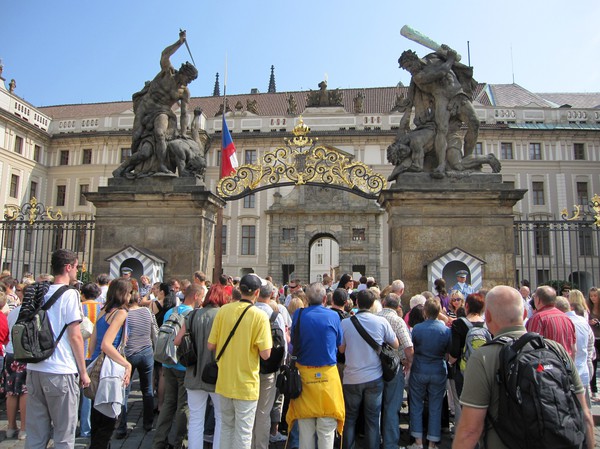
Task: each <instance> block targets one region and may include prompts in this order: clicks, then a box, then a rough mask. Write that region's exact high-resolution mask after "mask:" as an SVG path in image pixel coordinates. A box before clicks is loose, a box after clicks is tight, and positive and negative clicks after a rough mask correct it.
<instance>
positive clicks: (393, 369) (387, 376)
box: [350, 316, 400, 382]
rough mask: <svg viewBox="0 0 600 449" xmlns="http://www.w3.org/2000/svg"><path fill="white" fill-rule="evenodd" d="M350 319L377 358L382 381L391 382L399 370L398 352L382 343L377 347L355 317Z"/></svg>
mask: <svg viewBox="0 0 600 449" xmlns="http://www.w3.org/2000/svg"><path fill="white" fill-rule="evenodd" d="M350 319H351V320H352V324H354V327H355V328H356V330H357V331H358V333H359V334H360V336H361V337H362V338H363V339H364V340H365V341H366V342H367V343H368V344H369V346H371V347H372V348H373V350H374V351H375V352H376V353H377V355H378V356H379V360H381V369H382V370H383V380H385V381H386V382H390V381H391V380H393V379H394V377H396V374H398V370H399V369H400V355H399V354H398V351H396V350H395V349H394V348H392V347H391V346H390V345H389V344H387V343H386V342H383V343H382V345H381V346H379V345H378V344H377V342H376V341H375V340H374V339H373V337H371V336H370V335H369V334H368V333H367V331H366V330H365V328H364V327H363V326H362V324H360V321H358V318H356V316H353V317H352V318H350Z"/></svg>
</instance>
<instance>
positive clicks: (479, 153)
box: [473, 142, 483, 156]
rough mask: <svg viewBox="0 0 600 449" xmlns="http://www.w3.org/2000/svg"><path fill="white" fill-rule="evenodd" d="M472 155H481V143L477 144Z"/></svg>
mask: <svg viewBox="0 0 600 449" xmlns="http://www.w3.org/2000/svg"><path fill="white" fill-rule="evenodd" d="M473 154H475V155H479V156H481V155H482V154H483V143H481V142H477V143H476V144H475V150H474V151H473Z"/></svg>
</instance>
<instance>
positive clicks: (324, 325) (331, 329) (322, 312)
mask: <svg viewBox="0 0 600 449" xmlns="http://www.w3.org/2000/svg"><path fill="white" fill-rule="evenodd" d="M300 310H302V318H301V319H300V328H299V331H300V334H299V339H300V344H299V347H300V352H299V353H298V363H300V364H301V365H304V366H328V365H335V364H336V354H337V348H338V346H340V345H341V344H342V327H341V326H340V318H339V316H338V314H337V313H336V312H334V311H333V310H329V309H326V308H325V307H323V306H321V305H319V306H309V307H307V308H305V309H298V310H296V312H295V313H294V317H293V319H292V343H295V344H297V342H295V341H294V340H293V339H294V330H295V329H296V324H297V323H298V314H299V312H300Z"/></svg>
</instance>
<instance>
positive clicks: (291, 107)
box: [287, 94, 298, 115]
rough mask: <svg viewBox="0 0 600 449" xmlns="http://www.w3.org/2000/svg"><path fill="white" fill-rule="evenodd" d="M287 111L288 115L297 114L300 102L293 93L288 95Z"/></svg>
mask: <svg viewBox="0 0 600 449" xmlns="http://www.w3.org/2000/svg"><path fill="white" fill-rule="evenodd" d="M287 113H288V115H296V114H297V113H298V104H297V103H296V99H295V98H294V96H293V95H292V94H290V96H289V97H288V108H287Z"/></svg>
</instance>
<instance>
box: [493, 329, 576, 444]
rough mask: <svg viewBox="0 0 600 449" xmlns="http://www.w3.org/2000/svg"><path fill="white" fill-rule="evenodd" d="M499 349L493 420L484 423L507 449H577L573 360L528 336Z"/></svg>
mask: <svg viewBox="0 0 600 449" xmlns="http://www.w3.org/2000/svg"><path fill="white" fill-rule="evenodd" d="M488 344H490V345H491V344H502V345H503V347H502V349H501V350H500V368H499V369H498V372H497V375H496V381H497V383H498V386H499V391H500V402H499V405H498V419H497V420H493V419H491V417H490V416H489V414H488V420H489V421H490V422H491V424H492V426H493V427H494V429H495V430H496V432H497V433H498V436H499V437H500V439H501V440H502V442H503V443H504V444H505V445H506V446H507V447H510V448H511V449H512V448H514V449H521V448H523V449H525V448H526V449H538V448H539V449H542V448H543V449H552V448H562V449H570V448H573V449H575V448H581V447H583V444H584V440H585V430H584V429H585V424H584V420H583V414H582V411H581V405H580V404H579V401H578V400H577V397H576V395H575V393H574V388H573V383H572V381H571V373H572V371H573V369H574V366H573V362H572V360H571V359H570V358H569V357H568V356H565V355H564V354H562V353H561V352H560V351H558V350H557V349H556V348H555V347H553V346H551V345H550V344H548V342H547V341H546V340H545V339H544V337H542V336H541V335H539V334H536V333H534V332H529V333H526V334H525V335H523V336H522V337H520V338H519V339H518V340H513V339H512V338H509V337H499V338H497V339H495V340H493V341H491V342H490V343H488Z"/></svg>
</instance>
